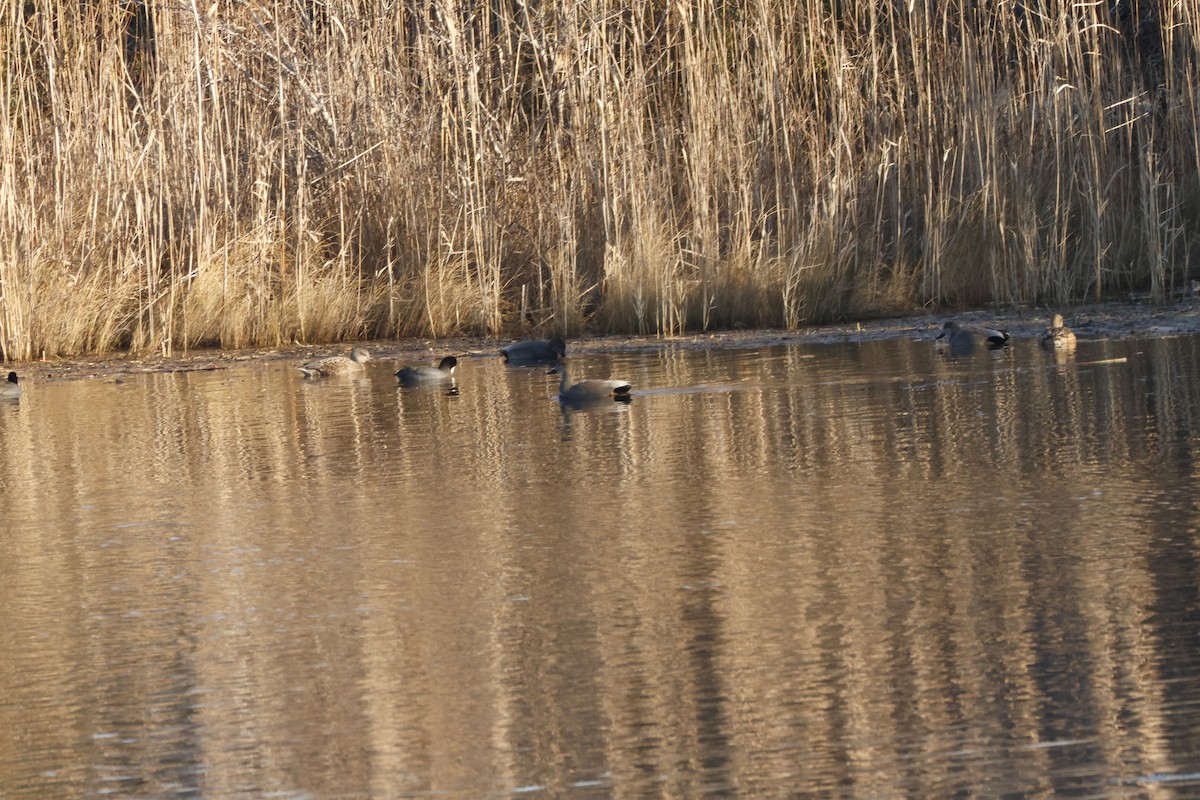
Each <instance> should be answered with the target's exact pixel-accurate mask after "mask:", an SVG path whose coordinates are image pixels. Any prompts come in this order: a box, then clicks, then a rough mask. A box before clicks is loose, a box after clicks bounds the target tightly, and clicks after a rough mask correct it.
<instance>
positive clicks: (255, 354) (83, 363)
mask: <svg viewBox="0 0 1200 800" xmlns="http://www.w3.org/2000/svg"><path fill="white" fill-rule="evenodd" d="M1051 313H1052V312H1049V311H1046V310H1045V309H1002V310H999V311H995V312H990V311H986V310H975V311H968V312H961V313H958V314H921V315H913V316H906V317H896V318H891V319H877V320H867V321H862V322H847V323H844V324H838V325H820V326H812V327H805V328H800V329H797V330H790V331H789V330H762V329H756V330H734V331H719V332H713V333H694V334H685V335H682V336H674V337H658V336H615V335H605V336H592V335H584V336H582V337H579V338H576V339H571V340H570V341H569V343H568V347H569V350H570V352H571V353H614V352H633V351H639V350H654V349H658V348H662V347H668V346H670V347H685V348H695V349H702V348H717V347H762V346H767V345H773V344H783V343H789V342H799V343H810V344H831V343H837V342H865V341H875V340H880V339H895V338H905V339H911V340H921V339H928V340H930V341H932V340H933V338H934V337H935V336H937V334H938V332H939V331H940V329H941V327H942V324H943V323H944V322H945V321H946V320H947V319H951V318H953V319H959V320H965V321H973V322H985V323H987V324H988V325H991V326H994V327H999V328H1004V329H1006V330H1008V331H1009V332H1010V333H1011V334H1012V336H1013V338H1014V339H1018V340H1020V339H1036V338H1037V337H1039V336H1041V334H1042V333H1043V332H1044V331H1045V329H1046V326H1047V324H1048V323H1049V317H1050V315H1051ZM1063 316H1064V317H1065V318H1066V322H1067V325H1068V326H1070V327H1071V329H1072V330H1074V331H1075V332H1076V334H1078V336H1079V337H1080V339H1083V340H1086V339H1108V338H1128V337H1133V336H1143V337H1163V336H1178V335H1183V334H1194V333H1200V299H1195V298H1189V299H1185V300H1180V301H1179V302H1175V303H1171V304H1165V305H1153V304H1149V303H1104V304H1097V305H1089V306H1078V307H1076V308H1073V309H1070V310H1068V311H1067V312H1066V313H1064V315H1063ZM505 343H506V341H501V340H496V339H489V338H483V337H478V338H476V337H470V338H452V339H442V340H428V339H403V340H380V341H373V342H367V343H365V346H366V347H368V348H369V349H370V350H371V353H372V355H373V356H374V358H375V359H377V360H396V361H406V362H407V361H413V360H420V359H424V358H433V357H435V356H438V355H444V354H447V353H456V354H459V356H460V357H462V356H464V355H465V356H468V357H470V356H477V357H489V356H493V355H495V354H497V352H498V351H499V348H500V347H501V346H503V345H504V344H505ZM349 348H350V345H349V344H343V345H319V346H305V345H295V346H292V347H283V348H275V349H271V350H197V351H194V352H191V353H188V354H184V355H177V356H173V357H158V356H131V355H128V354H116V355H112V356H107V357H103V358H84V359H71V360H66V359H64V360H46V361H36V362H27V363H24V364H18V365H15V366H13V367H12V368H13V369H16V370H17V371H18V374H20V375H21V378H22V380H46V381H52V380H81V379H96V378H100V379H109V380H119V379H121V378H123V377H125V376H129V375H137V374H144V373H168V372H195V371H205V370H220V369H228V368H230V367H232V366H236V365H240V364H246V363H248V362H288V361H296V362H301V361H304V360H307V359H311V358H316V357H320V356H324V355H333V354H339V353H344V352H346V351H348V350H349Z"/></svg>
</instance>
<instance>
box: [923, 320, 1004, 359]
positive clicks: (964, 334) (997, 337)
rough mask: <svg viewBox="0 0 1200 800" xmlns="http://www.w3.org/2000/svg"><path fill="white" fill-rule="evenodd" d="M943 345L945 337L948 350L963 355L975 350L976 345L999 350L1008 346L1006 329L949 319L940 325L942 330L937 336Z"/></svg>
mask: <svg viewBox="0 0 1200 800" xmlns="http://www.w3.org/2000/svg"><path fill="white" fill-rule="evenodd" d="M937 338H938V341H939V344H941V345H942V346H943V347H944V346H945V343H942V342H941V340H942V339H945V340H946V342H947V343H949V345H950V352H951V353H952V354H954V355H963V354H966V353H973V352H975V348H976V347H986V348H987V349H988V350H999V349H1000V348H1002V347H1007V346H1008V340H1009V336H1008V331H1002V330H998V329H996V328H985V327H984V326H982V325H972V324H968V325H964V324H963V323H961V322H955V321H953V320H952V321H950V322H947V323H946V324H945V325H943V326H942V332H941V333H939V334H938V336H937Z"/></svg>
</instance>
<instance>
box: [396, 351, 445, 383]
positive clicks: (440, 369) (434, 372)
mask: <svg viewBox="0 0 1200 800" xmlns="http://www.w3.org/2000/svg"><path fill="white" fill-rule="evenodd" d="M457 366H458V359H457V358H455V357H454V356H446V357H445V358H443V359H442V360H441V361H439V362H438V365H437V366H436V367H404V368H402V369H401V370H400V371H399V372H397V373H396V377H397V378H399V379H400V385H401V386H420V385H422V384H430V383H445V382H446V381H452V380H454V368H455V367H457Z"/></svg>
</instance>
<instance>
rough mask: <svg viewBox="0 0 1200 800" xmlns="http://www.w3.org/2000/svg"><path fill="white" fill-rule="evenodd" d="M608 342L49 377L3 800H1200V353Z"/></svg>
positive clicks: (6, 640) (15, 559)
mask: <svg viewBox="0 0 1200 800" xmlns="http://www.w3.org/2000/svg"><path fill="white" fill-rule="evenodd" d="M1121 358H1124V359H1125V361H1123V362H1113V361H1108V363H1094V362H1097V361H1101V360H1111V359H1121ZM1088 362H1093V363H1088ZM572 365H573V370H574V372H575V373H578V374H579V375H580V376H583V375H591V376H594V377H607V376H609V375H612V376H617V377H623V378H626V379H628V380H630V381H632V382H633V384H634V386H635V388H636V389H637V390H638V394H637V396H636V397H635V398H634V400H633V402H632V403H631V404H629V405H627V406H626V405H617V404H613V405H606V406H605V407H603V408H599V409H588V410H584V411H568V412H566V413H564V412H563V411H562V410H560V408H559V407H558V404H557V403H556V402H555V401H554V400H552V399H551V398H552V395H553V393H554V391H555V388H556V386H555V379H554V377H553V376H547V375H546V374H545V371H544V369H538V368H511V367H506V366H505V365H503V364H502V363H500V360H499V359H498V358H467V359H463V361H462V364H461V366H460V368H459V387H460V390H461V391H460V393H459V394H458V395H457V396H449V395H447V394H446V393H445V392H443V391H441V390H438V389H428V390H426V389H419V390H404V389H400V388H398V387H397V385H396V381H395V379H394V378H393V377H392V372H393V371H394V369H395V365H393V364H391V363H387V362H386V361H383V360H379V361H375V362H372V363H371V364H369V365H368V366H369V367H370V369H369V370H368V372H367V375H366V376H365V377H364V378H361V379H344V380H327V381H324V382H314V381H304V380H302V379H301V378H300V375H299V373H298V372H296V371H294V370H292V369H291V368H290V366H289V365H286V364H280V363H277V362H275V363H272V362H267V363H262V364H258V365H253V366H241V367H237V368H233V369H228V370H222V371H217V372H208V373H190V374H174V375H165V374H164V375H147V376H144V377H137V378H132V379H128V380H126V382H124V383H121V384H117V383H113V382H107V381H102V380H80V381H71V382H49V383H41V384H38V383H37V382H35V381H30V382H29V383H28V384H27V389H26V395H25V397H24V398H23V399H22V400H21V401H20V402H19V403H5V404H0V441H2V443H3V450H2V452H0V498H2V501H3V516H2V518H0V797H4V798H44V797H74V796H100V795H105V796H123V797H124V796H129V797H168V796H176V795H180V796H203V797H262V796H268V795H269V796H273V797H284V798H292V797H303V798H366V797H371V798H375V797H379V798H392V797H409V796H413V797H426V796H436V797H451V798H480V797H504V796H520V797H527V796H532V797H546V798H559V797H571V798H575V797H579V798H609V797H619V798H643V797H653V798H690V797H699V796H705V795H711V796H722V797H740V798H790V797H830V798H899V797H905V798H941V797H985V798H994V797H1014V798H1015V797H1046V798H1049V797H1120V798H1126V797H1130V798H1143V797H1144V798H1177V797H1178V798H1183V797H1197V796H1200V511H1198V507H1197V506H1198V502H1200V501H1198V499H1197V498H1198V497H1200V492H1198V491H1197V490H1198V489H1200V486H1198V481H1197V448H1198V446H1200V340H1198V339H1196V338H1175V339H1160V340H1146V341H1136V340H1134V341H1121V342H1081V343H1080V346H1079V350H1078V352H1077V353H1076V354H1075V355H1074V357H1072V358H1069V359H1066V360H1064V361H1063V362H1062V363H1058V362H1056V361H1055V359H1054V357H1053V356H1051V355H1047V354H1044V353H1042V352H1040V351H1039V350H1038V349H1037V348H1036V346H1035V345H1034V344H1033V343H1031V342H1029V341H1022V342H1018V343H1017V346H1016V347H1015V348H1014V349H1013V351H1012V352H1011V353H1009V354H1007V355H1003V356H1000V357H992V356H989V355H986V354H984V355H981V356H979V357H975V358H967V359H949V358H946V357H943V356H939V355H937V354H935V353H934V352H933V350H932V348H931V346H930V344H929V342H910V341H902V340H897V341H886V342H875V343H867V344H856V345H825V346H805V347H801V346H792V347H783V346H781V347H774V348H764V349H757V350H707V351H706V350H688V349H684V348H681V347H678V348H677V347H667V348H666V349H664V350H661V351H653V352H641V353H628V354H620V355H612V356H576V357H573V358H572Z"/></svg>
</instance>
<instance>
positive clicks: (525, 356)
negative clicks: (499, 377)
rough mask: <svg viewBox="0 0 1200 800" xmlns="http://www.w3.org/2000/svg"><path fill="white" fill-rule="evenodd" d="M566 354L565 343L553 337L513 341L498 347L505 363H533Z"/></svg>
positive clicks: (556, 358) (554, 359) (559, 357)
mask: <svg viewBox="0 0 1200 800" xmlns="http://www.w3.org/2000/svg"><path fill="white" fill-rule="evenodd" d="M566 354H567V343H566V342H564V341H563V340H562V339H558V338H554V339H550V340H549V341H528V342H514V343H513V344H510V345H508V346H507V347H502V348H500V355H502V356H504V363H506V364H533V363H537V362H539V361H558V360H559V359H561V358H563V357H564V356H566Z"/></svg>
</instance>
